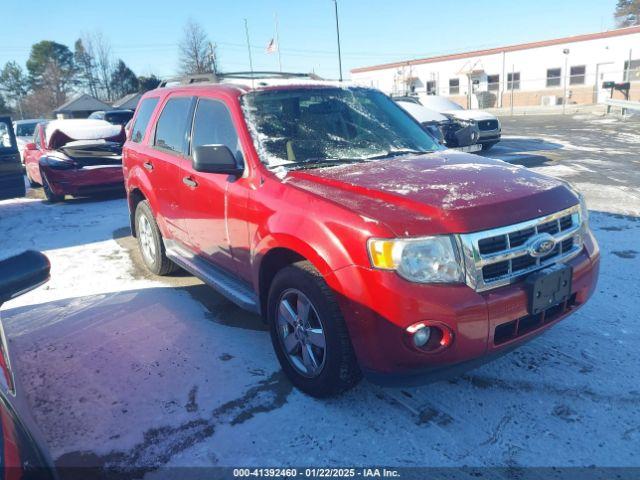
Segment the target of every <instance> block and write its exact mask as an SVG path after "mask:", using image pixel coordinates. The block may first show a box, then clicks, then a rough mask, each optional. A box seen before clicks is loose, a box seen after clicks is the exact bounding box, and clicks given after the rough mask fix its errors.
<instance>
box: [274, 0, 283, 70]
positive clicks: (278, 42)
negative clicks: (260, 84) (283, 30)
mask: <svg viewBox="0 0 640 480" xmlns="http://www.w3.org/2000/svg"><path fill="white" fill-rule="evenodd" d="M273 16H274V17H275V22H276V47H277V49H278V67H280V71H281V72H282V57H281V56H280V34H279V33H278V14H277V13H274V14H273Z"/></svg>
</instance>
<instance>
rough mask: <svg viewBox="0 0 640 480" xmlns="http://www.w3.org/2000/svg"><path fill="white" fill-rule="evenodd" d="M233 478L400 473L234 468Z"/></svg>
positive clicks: (387, 473) (391, 473)
mask: <svg viewBox="0 0 640 480" xmlns="http://www.w3.org/2000/svg"><path fill="white" fill-rule="evenodd" d="M233 476H234V478H242V477H264V478H281V477H282V478H295V477H298V476H299V477H301V478H355V477H362V478H399V477H400V473H399V472H398V471H397V470H394V469H387V468H305V469H304V470H303V469H297V468H236V469H234V470H233Z"/></svg>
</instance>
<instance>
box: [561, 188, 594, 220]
mask: <svg viewBox="0 0 640 480" xmlns="http://www.w3.org/2000/svg"><path fill="white" fill-rule="evenodd" d="M564 183H565V185H566V186H567V188H568V189H569V190H571V193H573V194H574V195H575V196H576V197H578V200H579V201H580V219H581V220H582V228H583V229H584V230H586V229H587V228H588V227H589V209H588V208H587V202H586V200H585V199H584V195H582V193H580V192H579V191H578V189H577V188H576V187H575V186H574V185H572V184H571V183H570V182H567V181H565V182H564Z"/></svg>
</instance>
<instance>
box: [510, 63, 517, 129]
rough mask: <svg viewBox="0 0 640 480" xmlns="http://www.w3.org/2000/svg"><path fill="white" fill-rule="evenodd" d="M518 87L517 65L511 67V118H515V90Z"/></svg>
mask: <svg viewBox="0 0 640 480" xmlns="http://www.w3.org/2000/svg"><path fill="white" fill-rule="evenodd" d="M515 86H516V65H515V64H512V65H511V101H510V103H511V116H512V117H513V88H514V87H515Z"/></svg>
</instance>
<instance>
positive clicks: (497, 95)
mask: <svg viewBox="0 0 640 480" xmlns="http://www.w3.org/2000/svg"><path fill="white" fill-rule="evenodd" d="M351 78H352V80H353V81H355V82H356V83H359V84H363V85H369V86H373V87H376V88H379V89H381V90H382V91H384V92H386V93H389V94H394V95H405V94H409V93H415V94H417V95H429V94H432V95H443V96H447V97H449V98H451V99H452V100H453V101H455V102H457V103H459V104H461V105H463V106H465V107H471V108H478V107H480V108H485V107H504V106H509V105H511V103H513V105H514V106H529V105H557V104H561V103H562V102H563V99H564V98H565V97H566V103H567V104H593V103H600V102H602V101H603V100H604V98H606V97H609V96H610V95H611V90H610V89H605V88H602V84H603V82H607V81H612V82H617V83H622V82H631V84H630V90H629V92H628V95H629V99H630V100H640V26H635V27H628V28H622V29H617V30H609V31H605V32H598V33H590V34H585V35H576V36H572V37H565V38H556V39H553V40H545V41H540V42H532V43H523V44H519V45H509V46H504V47H498V48H491V49H486V50H477V51H471V52H465V53H455V54H451V55H441V56H437V57H430V58H422V59H414V60H406V61H400V62H395V63H387V64H383V65H374V66H369V67H361V68H355V69H353V70H351ZM624 97H625V92H624V91H615V92H614V98H624Z"/></svg>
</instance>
